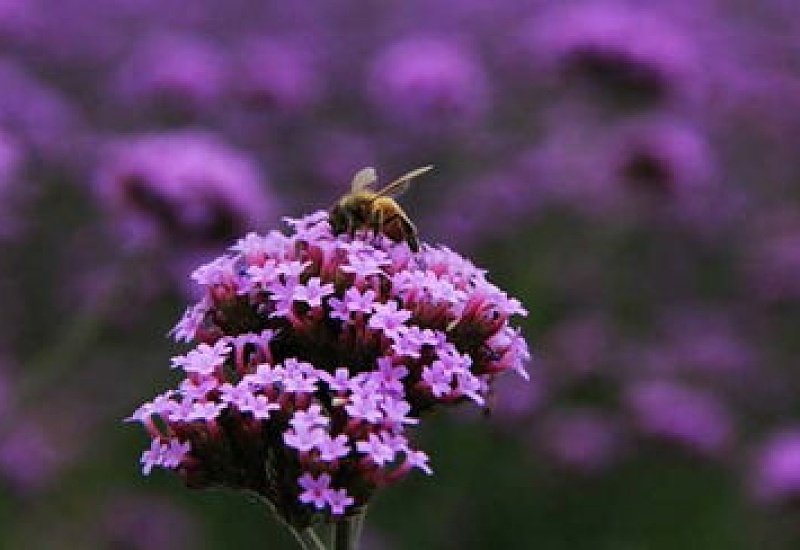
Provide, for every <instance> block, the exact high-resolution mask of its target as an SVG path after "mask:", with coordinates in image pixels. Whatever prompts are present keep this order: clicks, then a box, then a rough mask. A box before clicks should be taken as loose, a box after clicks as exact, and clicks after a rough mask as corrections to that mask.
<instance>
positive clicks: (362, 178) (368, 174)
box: [350, 166, 378, 191]
mask: <svg viewBox="0 0 800 550" xmlns="http://www.w3.org/2000/svg"><path fill="white" fill-rule="evenodd" d="M376 181H378V173H377V172H376V171H375V169H374V168H372V167H371V166H368V167H367V168H362V169H361V170H359V171H358V172H356V175H355V176H353V181H352V183H351V184H350V190H351V191H363V190H364V189H367V188H368V187H370V186H371V185H372V184H374V183H375V182H376Z"/></svg>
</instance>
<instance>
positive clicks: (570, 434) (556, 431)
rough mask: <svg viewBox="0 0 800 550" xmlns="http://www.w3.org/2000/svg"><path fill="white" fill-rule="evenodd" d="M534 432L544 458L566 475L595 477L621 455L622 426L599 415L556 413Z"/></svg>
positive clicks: (583, 411)
mask: <svg viewBox="0 0 800 550" xmlns="http://www.w3.org/2000/svg"><path fill="white" fill-rule="evenodd" d="M538 431H540V432H541V433H540V434H538V437H540V438H541V445H542V446H543V447H544V449H543V452H544V453H545V455H546V456H548V457H549V458H550V459H552V460H553V461H554V462H555V464H556V465H557V466H559V467H561V468H564V469H566V470H568V471H575V472H579V473H583V474H598V473H601V472H603V471H605V470H606V469H608V468H609V467H611V466H613V465H614V464H615V463H616V461H617V459H619V457H620V455H621V453H622V446H623V431H622V426H621V425H620V423H619V422H617V421H615V420H614V419H613V418H611V417H609V416H607V415H606V414H604V413H602V412H599V411H593V410H591V409H568V410H564V411H559V412H556V413H553V414H551V415H550V416H549V417H547V418H545V419H544V420H543V421H542V424H541V425H540V426H539V427H538Z"/></svg>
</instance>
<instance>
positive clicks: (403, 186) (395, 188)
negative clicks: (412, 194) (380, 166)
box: [378, 166, 433, 197]
mask: <svg viewBox="0 0 800 550" xmlns="http://www.w3.org/2000/svg"><path fill="white" fill-rule="evenodd" d="M431 170H433V166H423V167H422V168H417V169H416V170H412V171H411V172H408V173H407V174H403V175H402V176H400V177H399V178H397V179H396V180H394V181H393V182H392V183H390V184H389V185H387V186H386V187H384V188H383V189H381V190H380V191H378V196H379V197H397V196H398V195H402V194H403V193H405V192H406V191H407V190H408V186H409V185H411V180H413V179H414V178H416V177H417V176H421V175H422V174H424V173H426V172H430V171H431Z"/></svg>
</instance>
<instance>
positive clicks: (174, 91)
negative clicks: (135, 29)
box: [111, 34, 229, 119]
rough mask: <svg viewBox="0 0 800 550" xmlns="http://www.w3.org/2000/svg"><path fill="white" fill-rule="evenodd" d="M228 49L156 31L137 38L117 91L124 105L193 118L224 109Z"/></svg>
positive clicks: (118, 74) (116, 78)
mask: <svg viewBox="0 0 800 550" xmlns="http://www.w3.org/2000/svg"><path fill="white" fill-rule="evenodd" d="M228 65H229V60H228V59H226V55H225V51H224V50H223V49H222V48H220V47H218V46H216V45H215V44H213V43H211V42H209V41H206V40H203V39H201V38H199V37H195V36H191V35H186V34H155V35H153V36H150V37H148V38H147V39H145V40H142V41H140V42H137V43H136V44H135V49H134V50H133V51H132V52H131V53H130V55H129V57H128V59H127V60H125V61H124V62H123V63H122V64H121V65H120V66H119V67H118V68H117V70H116V71H115V73H114V74H113V77H112V81H111V91H112V94H113V97H115V98H116V99H117V100H118V101H119V102H120V103H121V105H122V106H124V107H125V108H134V109H137V110H138V116H139V117H140V116H141V111H142V110H145V111H148V110H149V111H152V112H153V113H156V114H160V115H162V116H166V117H168V118H169V117H177V118H178V119H185V118H188V119H193V118H195V117H197V116H199V115H206V114H207V113H208V111H213V110H214V109H215V108H218V107H219V102H220V100H221V97H222V93H223V90H224V87H225V83H226V79H227V71H228Z"/></svg>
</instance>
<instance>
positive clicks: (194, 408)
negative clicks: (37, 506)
mask: <svg viewBox="0 0 800 550" xmlns="http://www.w3.org/2000/svg"><path fill="white" fill-rule="evenodd" d="M287 222H288V223H289V225H290V226H291V227H292V229H293V233H292V234H291V235H288V236H287V235H285V234H283V233H281V232H278V231H271V232H269V233H268V234H266V235H263V236H261V235H257V234H255V233H250V234H248V235H247V236H245V237H244V238H242V239H241V240H239V241H238V242H237V243H236V245H235V246H233V247H232V251H233V254H230V255H225V256H222V257H220V258H218V259H216V260H214V261H213V262H211V263H208V264H206V265H204V266H202V267H200V268H198V269H197V270H195V272H194V273H193V274H192V278H193V279H194V281H195V282H197V283H198V284H199V285H200V286H202V287H203V288H204V296H203V298H202V299H201V301H200V302H199V303H198V304H196V305H195V306H193V307H190V308H189V309H188V310H187V312H186V314H185V315H184V317H183V319H182V320H181V321H180V322H179V323H178V325H177V326H176V327H175V329H174V335H175V337H176V339H178V340H182V341H185V342H197V346H196V347H195V348H194V349H192V350H191V351H189V352H188V353H186V354H185V355H180V356H177V357H174V358H173V359H172V366H173V368H175V369H179V370H181V371H182V372H183V373H184V374H185V378H184V380H183V381H182V382H181V384H180V386H179V387H178V389H175V390H170V391H168V392H166V393H164V394H162V395H160V396H158V397H157V398H156V399H154V400H153V401H151V402H148V403H146V404H144V405H143V406H142V407H140V408H139V409H138V410H137V411H136V412H135V413H134V414H133V416H132V417H131V418H130V419H131V420H135V421H139V422H141V423H143V424H144V426H145V427H146V428H147V430H148V433H149V434H150V435H151V436H152V442H151V446H150V448H149V449H148V450H147V451H145V452H144V453H143V455H142V460H141V462H142V471H143V472H144V473H145V474H149V473H150V471H151V469H152V468H153V467H156V466H159V467H163V468H167V469H172V470H177V471H179V472H180V473H181V474H182V475H183V476H184V477H185V479H186V482H187V483H188V484H189V485H190V486H192V487H207V486H219V485H221V486H227V487H233V488H239V489H245V490H249V491H252V492H255V493H256V494H258V495H260V496H261V497H263V498H265V499H266V500H268V501H269V502H270V503H271V504H272V505H273V506H274V507H275V509H276V510H277V511H278V512H279V513H280V514H281V516H282V517H284V518H285V519H286V520H287V521H289V522H290V523H292V524H293V525H296V526H300V527H304V526H306V525H308V524H309V523H310V522H312V521H313V518H314V514H315V513H317V512H321V513H323V514H325V515H326V517H327V514H331V515H342V514H347V513H349V512H351V511H353V510H355V509H358V508H359V507H361V506H363V505H365V504H366V503H367V501H368V500H369V499H370V497H371V495H372V494H373V493H374V491H375V490H376V489H377V488H379V487H381V486H383V485H386V484H389V483H393V482H396V481H398V480H400V479H402V478H403V477H405V476H406V475H407V474H408V473H409V472H410V471H411V470H412V469H419V470H422V471H423V472H425V473H427V474H431V473H432V470H431V468H430V467H429V466H428V457H427V455H426V454H425V453H424V452H423V451H421V450H419V449H417V448H415V447H414V446H413V445H412V443H411V441H410V440H409V436H408V428H409V427H411V426H415V425H417V424H419V422H420V418H421V415H423V414H424V413H426V412H427V411H430V410H431V409H434V408H437V407H439V406H441V405H448V404H455V403H459V402H462V401H472V402H474V403H476V404H478V405H480V406H483V405H485V401H486V396H487V394H488V392H489V390H490V387H491V385H492V382H493V380H494V379H495V378H496V377H497V376H498V375H500V374H502V373H504V372H506V371H516V372H517V373H519V374H520V375H522V376H523V377H525V378H527V373H526V371H525V369H524V364H525V362H526V361H527V360H528V359H529V354H528V349H527V345H526V343H525V341H524V339H523V338H522V336H521V334H520V333H519V331H518V330H517V329H515V328H514V327H513V326H512V325H510V324H509V322H510V319H511V318H512V317H513V316H516V315H525V313H526V312H525V310H524V309H523V308H522V306H521V304H520V303H519V302H518V301H517V300H516V299H513V298H510V297H509V296H507V295H506V294H505V293H504V292H502V291H501V290H500V289H499V288H497V287H496V286H495V285H493V284H492V283H490V282H489V281H488V280H487V279H486V275H485V272H484V271H482V270H480V269H478V268H476V267H475V266H474V265H473V264H472V263H470V262H469V261H468V260H466V259H464V258H462V257H461V256H459V255H458V254H456V253H455V252H453V251H451V250H449V249H447V248H444V247H432V246H429V245H425V246H424V247H423V249H422V251H421V252H420V253H418V254H413V253H411V251H410V250H409V248H408V246H407V245H406V244H405V243H401V244H397V243H394V242H392V241H390V240H389V239H387V238H385V237H383V236H382V235H377V236H372V235H362V234H357V235H356V236H355V237H354V238H351V237H349V236H346V235H344V236H335V235H333V234H332V232H331V227H330V224H329V222H328V219H327V213H325V212H317V213H315V214H311V215H309V216H306V217H305V218H301V219H287Z"/></svg>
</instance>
